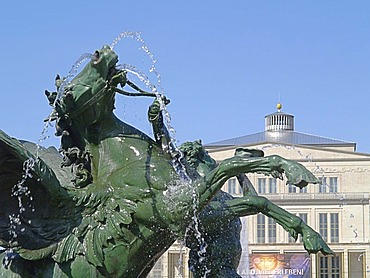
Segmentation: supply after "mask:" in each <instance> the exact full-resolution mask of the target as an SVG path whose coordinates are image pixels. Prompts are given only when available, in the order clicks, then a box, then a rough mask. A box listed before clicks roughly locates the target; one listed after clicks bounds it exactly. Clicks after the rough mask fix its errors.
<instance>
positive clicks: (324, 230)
mask: <svg viewBox="0 0 370 278" xmlns="http://www.w3.org/2000/svg"><path fill="white" fill-rule="evenodd" d="M319 233H320V235H321V237H322V238H323V239H324V240H325V241H327V240H328V214H327V213H319Z"/></svg>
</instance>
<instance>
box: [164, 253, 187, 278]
mask: <svg viewBox="0 0 370 278" xmlns="http://www.w3.org/2000/svg"><path fill="white" fill-rule="evenodd" d="M184 266H185V263H184V260H183V259H181V254H180V253H168V278H179V277H183V275H184Z"/></svg>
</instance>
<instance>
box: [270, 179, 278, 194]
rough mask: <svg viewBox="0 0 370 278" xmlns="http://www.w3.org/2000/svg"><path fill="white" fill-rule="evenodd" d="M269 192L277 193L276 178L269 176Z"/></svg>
mask: <svg viewBox="0 0 370 278" xmlns="http://www.w3.org/2000/svg"><path fill="white" fill-rule="evenodd" d="M269 192H270V193H277V188H276V179H275V178H269Z"/></svg>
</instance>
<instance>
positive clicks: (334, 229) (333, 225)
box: [330, 213, 339, 242]
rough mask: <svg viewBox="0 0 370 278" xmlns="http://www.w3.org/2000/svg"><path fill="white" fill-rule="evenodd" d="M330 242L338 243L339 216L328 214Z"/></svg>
mask: <svg viewBox="0 0 370 278" xmlns="http://www.w3.org/2000/svg"><path fill="white" fill-rule="evenodd" d="M330 241H331V242H339V214H338V213H330Z"/></svg>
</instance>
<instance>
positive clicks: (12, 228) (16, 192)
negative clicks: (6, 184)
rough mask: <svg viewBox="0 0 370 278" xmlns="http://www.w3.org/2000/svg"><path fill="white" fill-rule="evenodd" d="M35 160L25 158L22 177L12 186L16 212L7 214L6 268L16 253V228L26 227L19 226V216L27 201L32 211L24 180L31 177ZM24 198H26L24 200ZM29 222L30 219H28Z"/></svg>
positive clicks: (30, 197) (28, 191) (30, 198)
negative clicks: (8, 237)
mask: <svg viewBox="0 0 370 278" xmlns="http://www.w3.org/2000/svg"><path fill="white" fill-rule="evenodd" d="M35 163H36V160H35V159H33V158H30V159H28V160H26V161H25V162H24V164H23V172H22V178H21V180H20V181H18V182H17V184H16V185H14V186H13V188H12V196H13V197H16V198H17V199H18V208H19V210H18V213H13V214H10V215H9V232H8V233H9V236H10V240H9V242H8V246H9V247H8V248H7V249H6V250H5V257H4V260H3V266H4V267H5V268H7V267H8V266H9V264H10V262H11V260H12V259H14V258H15V257H16V254H15V253H14V252H13V247H14V246H16V245H17V238H18V232H17V231H18V230H20V232H24V231H25V230H26V229H25V228H24V227H23V228H21V229H19V228H20V226H21V225H22V221H21V218H22V217H21V216H22V214H23V213H24V212H25V211H26V203H28V207H29V208H30V209H31V210H32V211H34V208H33V207H32V204H31V202H32V200H33V198H32V196H30V194H31V191H30V190H29V188H28V187H27V186H26V185H25V183H26V181H27V180H28V179H30V178H32V177H33V174H32V171H33V170H34V167H35ZM24 199H26V200H24ZM29 224H31V223H30V221H29Z"/></svg>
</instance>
